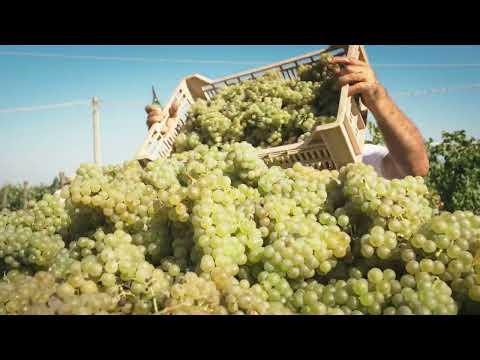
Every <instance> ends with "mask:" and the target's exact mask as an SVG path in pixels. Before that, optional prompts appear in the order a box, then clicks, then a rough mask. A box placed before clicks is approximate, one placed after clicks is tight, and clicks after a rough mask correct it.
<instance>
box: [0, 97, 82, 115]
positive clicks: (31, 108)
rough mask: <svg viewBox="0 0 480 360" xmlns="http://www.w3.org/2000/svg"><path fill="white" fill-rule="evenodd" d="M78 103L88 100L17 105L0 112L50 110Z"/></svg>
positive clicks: (77, 104)
mask: <svg viewBox="0 0 480 360" xmlns="http://www.w3.org/2000/svg"><path fill="white" fill-rule="evenodd" d="M79 105H89V101H88V100H79V101H69V102H65V103H61V104H48V105H38V106H28V107H17V108H10V109H0V113H17V112H28V111H40V110H51V109H60V108H66V107H72V106H79Z"/></svg>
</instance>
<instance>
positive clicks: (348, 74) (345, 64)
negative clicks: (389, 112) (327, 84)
mask: <svg viewBox="0 0 480 360" xmlns="http://www.w3.org/2000/svg"><path fill="white" fill-rule="evenodd" d="M330 62H331V63H332V64H337V65H340V68H339V69H337V70H336V71H335V72H336V75H337V77H338V79H337V81H338V85H339V86H340V87H342V86H344V85H347V84H348V85H349V88H348V96H355V95H360V97H361V99H362V102H363V104H364V105H365V106H366V107H367V108H368V109H369V110H370V111H374V110H375V109H376V108H377V107H378V106H379V104H380V103H381V102H382V101H384V100H386V99H387V98H388V95H387V91H386V90H385V88H384V87H383V86H382V85H381V84H380V82H379V81H378V80H377V77H376V75H375V72H374V71H373V69H372V67H371V66H370V65H369V64H367V63H365V62H363V61H361V60H357V59H353V58H349V57H344V56H340V57H333V58H332V59H331V60H330Z"/></svg>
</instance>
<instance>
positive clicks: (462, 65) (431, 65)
mask: <svg viewBox="0 0 480 360" xmlns="http://www.w3.org/2000/svg"><path fill="white" fill-rule="evenodd" d="M372 66H373V67H376V68H478V67H480V64H372Z"/></svg>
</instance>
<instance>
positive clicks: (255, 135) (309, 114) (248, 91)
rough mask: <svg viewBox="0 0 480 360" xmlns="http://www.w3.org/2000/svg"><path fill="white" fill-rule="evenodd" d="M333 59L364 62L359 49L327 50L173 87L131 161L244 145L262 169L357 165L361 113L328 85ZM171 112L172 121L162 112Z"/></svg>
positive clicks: (362, 109) (362, 124) (331, 83)
mask: <svg viewBox="0 0 480 360" xmlns="http://www.w3.org/2000/svg"><path fill="white" fill-rule="evenodd" d="M333 55H348V56H351V57H354V58H359V59H361V60H363V61H367V62H368V58H367V55H366V52H365V49H364V47H363V46H360V45H350V46H330V47H329V48H327V49H324V50H319V51H315V52H312V53H308V54H304V55H301V56H297V57H294V58H291V59H287V60H285V61H282V62H278V63H274V64H270V65H267V66H264V67H261V68H256V69H252V70H248V71H244V72H242V73H238V74H234V75H231V76H228V77H225V78H221V79H217V80H210V79H208V78H206V77H203V76H201V75H193V76H190V77H187V78H185V79H183V80H182V81H181V83H180V84H179V85H178V87H177V88H176V89H175V91H174V93H173V96H172V97H171V98H170V100H169V101H168V103H167V104H166V106H165V110H164V111H160V110H159V113H158V117H156V118H157V119H158V122H155V123H153V125H152V126H151V128H150V130H149V133H148V136H147V138H146V140H145V142H144V143H143V144H142V146H141V147H140V149H139V150H138V152H137V154H136V159H138V160H154V159H157V158H159V157H167V156H169V155H170V154H171V152H172V151H185V150H190V149H193V148H194V147H195V146H197V145H200V144H205V145H209V146H211V145H218V144H223V143H234V142H242V141H246V142H248V143H250V144H252V145H253V146H255V147H258V148H259V149H261V150H260V151H259V152H258V156H259V157H261V158H263V159H264V161H265V162H266V163H269V164H272V165H273V164H275V165H280V166H283V167H288V166H291V165H293V164H294V163H295V162H301V163H302V164H305V165H309V166H314V167H316V168H319V169H339V168H340V167H342V166H344V165H346V164H348V163H355V162H359V161H360V160H361V150H362V146H363V142H364V136H365V124H366V118H367V111H366V108H365V107H364V106H363V105H362V104H361V102H360V101H359V100H358V99H356V98H351V97H348V95H347V94H348V85H347V86H344V87H342V88H341V89H339V88H337V87H336V84H335V82H334V81H333V77H334V72H333V71H334V69H335V66H334V65H332V64H330V63H329V58H330V57H331V56H333ZM172 106H173V107H175V108H176V111H175V113H174V115H172V112H171V111H168V110H169V109H171V108H172Z"/></svg>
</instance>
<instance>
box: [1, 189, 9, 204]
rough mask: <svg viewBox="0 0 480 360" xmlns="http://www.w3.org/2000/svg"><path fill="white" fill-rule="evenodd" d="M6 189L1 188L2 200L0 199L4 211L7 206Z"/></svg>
mask: <svg viewBox="0 0 480 360" xmlns="http://www.w3.org/2000/svg"><path fill="white" fill-rule="evenodd" d="M8 189H9V188H8V187H7V186H4V187H3V198H2V209H5V208H6V207H7V206H8Z"/></svg>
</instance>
